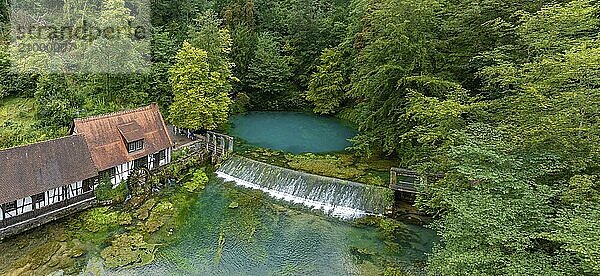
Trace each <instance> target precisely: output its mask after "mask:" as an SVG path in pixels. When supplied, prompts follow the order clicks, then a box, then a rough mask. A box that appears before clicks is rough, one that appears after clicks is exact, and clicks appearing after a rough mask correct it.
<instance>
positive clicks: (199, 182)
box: [183, 170, 208, 193]
mask: <svg viewBox="0 0 600 276" xmlns="http://www.w3.org/2000/svg"><path fill="white" fill-rule="evenodd" d="M206 184H208V176H207V175H206V173H205V172H204V171H203V170H196V171H194V172H193V174H192V179H191V180H190V181H187V182H185V183H184V184H183V188H185V189H186V190H187V191H188V192H190V193H193V192H196V191H198V189H204V187H206Z"/></svg>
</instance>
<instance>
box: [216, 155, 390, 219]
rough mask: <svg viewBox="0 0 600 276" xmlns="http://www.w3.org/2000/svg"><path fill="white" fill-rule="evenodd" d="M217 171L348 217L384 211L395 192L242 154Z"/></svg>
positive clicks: (244, 183)
mask: <svg viewBox="0 0 600 276" xmlns="http://www.w3.org/2000/svg"><path fill="white" fill-rule="evenodd" d="M217 175H218V176H219V177H221V178H223V179H225V181H233V182H235V183H236V184H237V185H240V186H244V187H248V188H252V189H259V190H262V191H264V192H265V193H267V194H269V195H270V196H272V197H274V198H277V199H282V200H285V201H288V202H292V203H300V204H303V205H305V206H308V207H310V208H313V209H318V210H322V211H324V212H325V213H328V214H330V215H331V216H334V217H340V218H344V219H352V218H359V217H363V216H365V215H368V214H376V215H380V214H383V212H384V211H385V210H386V209H387V208H388V207H390V206H391V205H392V203H393V192H392V191H391V190H390V189H387V188H384V187H376V186H369V185H365V184H361V183H356V182H351V181H347V180H341V179H336V178H331V177H324V176H319V175H314V174H308V173H303V172H299V171H294V170H290V169H286V168H281V167H277V166H273V165H270V164H266V163H262V162H258V161H254V160H252V159H248V158H244V157H238V156H233V157H231V158H230V159H228V160H226V161H225V162H224V163H223V164H222V166H221V168H219V169H218V170H217Z"/></svg>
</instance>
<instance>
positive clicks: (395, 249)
mask: <svg viewBox="0 0 600 276" xmlns="http://www.w3.org/2000/svg"><path fill="white" fill-rule="evenodd" d="M225 186H226V187H228V188H225ZM248 195H252V196H248ZM260 195H261V193H260V192H258V191H249V190H245V189H242V188H238V187H233V186H232V184H225V185H224V184H223V183H222V180H220V179H215V180H212V181H211V184H210V185H209V186H208V187H207V189H206V190H205V191H204V192H203V193H202V194H201V195H200V197H199V199H198V201H197V202H196V204H195V205H194V206H193V208H192V210H191V212H190V214H189V217H188V218H187V220H186V224H185V226H184V228H183V229H181V232H180V233H181V237H180V238H179V241H178V242H177V243H175V244H173V245H171V246H168V247H165V248H161V249H160V250H159V252H158V253H157V259H156V261H155V262H154V263H153V264H151V265H149V266H145V267H142V268H138V269H134V270H122V271H118V272H117V271H115V272H113V273H114V274H122V275H376V274H380V273H382V272H383V268H384V267H385V266H389V265H390V264H395V265H397V266H400V267H402V268H404V269H406V270H410V271H415V270H417V271H418V270H419V268H418V267H420V266H421V265H422V260H424V259H425V252H428V251H429V250H430V249H431V246H432V240H433V239H434V236H435V235H434V232H433V231H430V230H427V229H424V228H421V227H417V226H410V225H407V228H406V230H405V231H404V235H403V237H402V238H401V239H400V240H399V241H398V243H399V245H396V246H390V245H389V244H386V243H385V242H384V241H383V240H382V239H380V236H379V233H378V232H377V230H376V229H375V228H371V227H358V226H355V225H353V224H351V223H348V222H344V221H339V220H335V219H331V218H328V217H326V216H322V215H317V214H312V213H308V212H302V211H297V210H293V209H290V208H286V207H283V206H280V205H277V204H274V202H272V201H271V200H270V199H268V198H266V197H264V196H260ZM233 201H236V202H238V203H239V207H237V208H235V209H232V208H229V207H228V206H229V205H230V204H231V203H232V202H233Z"/></svg>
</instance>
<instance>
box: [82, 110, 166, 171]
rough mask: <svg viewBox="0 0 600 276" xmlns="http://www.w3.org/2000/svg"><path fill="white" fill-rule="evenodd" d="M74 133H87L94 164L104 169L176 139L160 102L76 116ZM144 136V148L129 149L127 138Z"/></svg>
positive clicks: (136, 138) (149, 152)
mask: <svg viewBox="0 0 600 276" xmlns="http://www.w3.org/2000/svg"><path fill="white" fill-rule="evenodd" d="M73 132H74V133H78V134H84V135H85V139H86V141H87V144H88V147H89V149H90V152H91V155H92V159H93V160H94V164H95V165H96V167H97V168H98V170H99V171H103V170H106V169H109V168H112V167H115V166H117V165H120V164H124V163H126V162H128V161H132V160H135V159H137V158H140V157H143V156H146V155H149V154H152V153H156V152H158V151H160V150H163V149H167V148H169V147H172V146H173V145H174V144H173V140H172V139H171V137H170V136H169V133H168V131H167V127H166V125H165V122H164V120H163V117H162V115H161V114H160V111H159V109H158V105H157V104H155V103H153V104H151V105H149V106H146V107H142V108H138V109H134V110H129V111H123V112H118V113H112V114H107V115H102V116H96V117H90V118H85V119H75V121H74V129H73ZM139 138H143V139H144V148H143V149H142V150H140V151H136V152H133V153H128V152H127V144H126V143H127V141H130V142H132V141H135V140H139Z"/></svg>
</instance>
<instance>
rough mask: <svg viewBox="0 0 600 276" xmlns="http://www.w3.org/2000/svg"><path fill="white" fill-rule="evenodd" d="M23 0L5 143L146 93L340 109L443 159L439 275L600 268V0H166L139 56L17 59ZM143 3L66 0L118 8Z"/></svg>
mask: <svg viewBox="0 0 600 276" xmlns="http://www.w3.org/2000/svg"><path fill="white" fill-rule="evenodd" d="M8 2H9V1H7V0H0V22H2V26H1V29H0V35H1V36H2V38H1V41H0V107H1V109H0V123H2V125H1V126H0V127H1V129H0V148H6V147H10V146H14V145H19V144H23V143H28V142H34V141H38V140H44V139H48V138H52V137H57V136H60V135H64V134H66V133H68V128H69V127H70V124H71V120H72V119H73V118H75V117H82V116H88V115H94V114H100V113H106V112H111V111H116V110H121V109H125V108H131V107H136V106H140V105H143V104H147V103H149V102H158V103H159V104H160V105H161V107H162V109H163V110H164V111H165V115H166V117H167V118H168V120H169V121H171V122H173V123H176V124H177V125H179V126H181V127H185V128H191V129H218V128H220V127H223V125H225V124H226V122H227V116H228V114H230V113H235V112H243V111H246V110H312V111H314V112H316V113H320V114H332V115H335V116H338V117H341V118H344V119H347V120H350V121H352V122H354V123H356V125H357V126H358V127H359V130H360V134H359V135H358V136H356V137H355V138H353V144H354V146H353V148H352V150H353V151H354V152H356V154H361V155H369V156H391V157H394V158H397V159H398V160H399V161H398V162H399V164H398V165H399V166H402V167H407V168H414V169H418V170H419V171H421V172H422V173H423V174H424V175H430V176H432V177H427V178H424V179H423V183H422V184H423V185H422V188H421V189H422V193H421V194H420V196H419V198H418V200H417V206H418V207H419V208H420V209H422V210H425V211H427V212H428V213H430V214H432V215H433V216H434V217H435V218H437V220H436V222H435V223H434V227H435V229H436V230H437V231H438V233H439V235H440V236H441V237H442V243H441V244H440V245H438V246H437V247H436V248H435V249H434V252H433V254H432V255H431V256H430V258H429V260H428V271H429V273H431V274H432V275H440V274H441V275H501V274H508V275H598V274H600V120H599V118H600V116H599V115H600V1H597V0H574V1H560V0H557V1H544V0H502V1H501V0H483V1H470V0H313V1H307V0H209V1H200V0H186V1H182V0H176V1H170V0H152V1H150V7H149V8H150V11H151V17H150V18H151V20H150V21H151V22H149V26H151V28H152V29H151V33H152V39H151V42H150V45H149V47H150V61H151V64H150V65H149V70H147V71H144V72H139V73H94V72H93V70H90V72H89V73H69V72H68V71H67V70H65V72H64V73H60V72H52V73H44V72H39V71H35V70H16V71H15V70H13V68H11V62H10V59H9V55H10V53H11V51H13V50H14V49H11V48H13V47H14V46H13V45H11V44H10V35H9V33H10V32H9V30H10V24H9V8H10V7H9V3H8ZM23 2H31V3H34V2H35V1H30V0H26V1H23ZM82 2H86V3H87V4H88V5H83V4H82ZM138 2H140V1H131V3H128V4H125V2H124V1H123V0H104V1H101V0H94V1H77V0H65V1H64V3H65V5H64V6H65V7H66V6H68V7H69V8H72V9H75V10H77V14H79V15H81V16H82V17H83V16H85V12H86V10H85V9H86V8H87V7H88V6H89V5H92V6H93V5H96V7H97V8H98V9H100V10H102V16H103V17H102V20H106V21H107V22H109V23H110V22H114V21H118V20H127V17H128V16H129V13H132V12H134V11H136V9H141V6H142V4H140V3H138ZM132 3H133V4H132ZM34 6H35V5H34ZM136 12H139V11H136ZM64 20H78V19H77V18H75V19H73V18H65V19H64ZM111 20H112V21H111ZM93 46H94V45H90V47H91V48H90V49H92V52H94V49H96V50H95V52H98V51H101V49H100V50H98V49H99V48H98V47H96V48H94V47H93ZM95 52H94V53H95ZM121 54H122V55H123V57H121V58H124V59H126V58H127V56H128V55H133V54H135V53H121ZM27 62H30V63H31V64H29V65H35V64H38V63H41V62H44V61H43V57H37V59H31V60H28V61H27ZM13 65H14V64H13ZM25 65H27V64H25ZM57 66H58V65H57ZM87 66H91V67H92V69H93V68H94V67H93V66H95V65H94V64H88V65H87ZM98 66H100V65H98ZM17 67H19V68H22V67H23V68H27V67H26V66H25V67H24V65H22V64H19V65H18V66H17ZM59 71H60V70H59ZM7 114H8V115H11V118H10V119H6V120H4V119H2V118H3V117H5V116H8V115H7ZM197 118H201V120H197Z"/></svg>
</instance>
